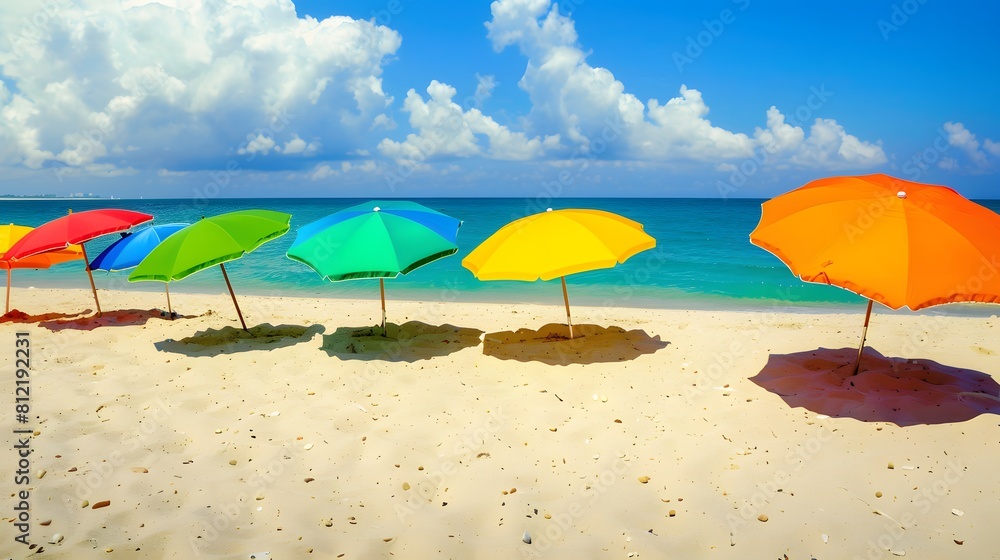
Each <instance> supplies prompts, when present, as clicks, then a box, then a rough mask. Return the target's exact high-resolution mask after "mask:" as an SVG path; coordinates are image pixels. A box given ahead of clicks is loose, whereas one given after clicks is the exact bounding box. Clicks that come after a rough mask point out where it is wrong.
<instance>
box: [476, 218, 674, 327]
mask: <svg viewBox="0 0 1000 560" xmlns="http://www.w3.org/2000/svg"><path fill="white" fill-rule="evenodd" d="M653 247H656V240H655V239H653V238H652V237H651V236H650V235H649V234H647V233H646V232H644V231H643V230H642V224H640V223H639V222H634V221H632V220H629V219H628V218H625V217H623V216H619V215H618V214H614V213H611V212H605V211H603V210H586V209H564V210H552V209H551V208H549V209H548V210H546V211H545V212H540V213H538V214H533V215H531V216H526V217H524V218H521V219H518V220H514V221H513V222H510V223H509V224H507V225H505V226H503V227H502V228H500V229H499V230H498V231H497V232H496V233H494V234H493V235H491V236H490V237H489V238H487V239H486V241H483V242H482V243H481V244H480V245H479V246H478V247H476V248H475V249H473V251H472V252H471V253H469V255H468V256H466V257H465V259H463V260H462V266H464V267H465V268H467V269H469V270H471V271H472V274H474V275H475V276H476V278H478V279H480V280H522V281H527V282H533V281H535V280H551V279H553V278H559V279H560V280H561V281H562V292H563V302H564V303H565V305H566V324H567V326H568V327H569V337H570V338H573V320H572V318H571V317H570V311H569V294H568V292H567V291H566V276H567V275H569V274H575V273H577V272H586V271H588V270H597V269H601V268H611V267H613V266H615V265H616V264H618V263H624V262H625V261H626V260H627V259H628V258H629V257H631V256H632V255H635V254H636V253H639V252H641V251H645V250H646V249H652V248H653Z"/></svg>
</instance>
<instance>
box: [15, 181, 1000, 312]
mask: <svg viewBox="0 0 1000 560" xmlns="http://www.w3.org/2000/svg"><path fill="white" fill-rule="evenodd" d="M411 200H416V201H418V202H420V203H422V204H424V205H425V206H428V207H430V208H434V209H436V210H438V211H440V212H444V213H445V214H448V215H451V216H454V217H456V218H458V219H460V220H463V221H464V223H463V225H462V227H461V229H460V230H459V235H458V241H459V251H458V253H457V254H455V255H453V256H450V257H447V258H444V259H441V260H438V261H435V262H433V263H431V264H429V265H427V266H424V267H422V268H420V269H417V270H415V271H413V272H411V273H410V274H408V275H406V276H400V277H398V278H396V279H389V280H386V297H387V299H410V300H422V301H487V302H494V301H500V302H530V303H548V304H553V305H559V304H561V303H562V292H561V289H560V287H559V281H558V280H555V281H550V282H530V283H529V282H498V281H494V282H480V281H479V280H477V279H476V278H475V277H473V276H472V273H471V272H469V271H468V270H466V269H465V268H463V267H462V265H461V261H462V258H463V257H464V256H465V255H467V254H468V253H469V252H470V251H471V250H472V249H473V248H475V247H476V246H477V245H478V244H479V243H480V242H481V241H483V240H484V239H486V238H487V237H488V236H489V235H490V234H492V233H493V232H495V231H496V230H497V229H499V228H500V227H501V226H503V225H504V224H506V223H507V222H509V221H511V220H513V219H516V218H520V217H522V216H525V215H528V214H532V213H535V212H538V211H542V210H544V209H545V208H546V207H548V206H551V207H554V208H596V209H601V210H608V211H611V212H615V213H618V214H621V215H623V216H626V217H628V218H631V219H633V220H636V221H638V222H640V223H642V224H643V225H644V226H645V230H646V231H647V232H648V233H649V234H650V235H652V236H653V237H654V238H656V241H657V247H656V248H655V249H653V250H650V251H646V252H643V253H639V254H638V255H636V256H634V257H632V258H631V259H629V260H628V261H627V262H626V263H625V264H623V265H618V266H616V267H614V268H611V269H606V270H600V271H593V272H587V273H582V274H576V275H573V276H570V277H569V278H567V282H568V285H569V294H570V301H571V303H573V304H574V305H610V306H616V307H653V308H682V309H718V308H727V309H768V308H775V307H779V308H781V310H783V311H794V310H795V309H802V310H816V309H817V308H819V309H829V308H835V309H840V310H845V311H853V310H863V305H864V301H863V299H862V298H861V297H859V296H856V295H854V294H852V293H849V292H847V291H846V290H842V289H840V288H836V287H832V286H823V285H816V284H806V283H803V282H801V281H799V280H798V279H796V278H795V277H794V276H792V274H791V273H790V272H789V270H788V269H787V268H786V267H785V266H784V265H783V264H782V263H781V261H779V260H778V259H777V258H776V257H774V256H772V255H771V254H770V253H768V252H766V251H764V250H763V249H760V248H758V247H755V246H753V245H751V244H750V241H749V235H750V231H751V230H753V228H754V227H755V226H756V224H757V221H758V220H759V218H760V204H761V203H762V202H763V201H762V200H754V199H728V200H724V199H717V198H716V199H664V198H655V199H634V198H633V199H610V198H586V199H583V198H577V199H573V198H558V199H554V200H551V201H547V200H543V201H536V200H534V199H524V198H425V199H411ZM361 202H365V199H344V198H336V199H335V198H326V199H316V198H310V199H280V198H266V199H213V200H192V199H160V200H149V199H144V200H119V199H115V200H110V199H77V200H16V199H15V200H12V199H0V223H16V224H21V225H29V226H37V225H40V224H42V223H44V222H46V221H48V220H51V219H54V218H57V217H59V216H63V215H65V214H66V211H67V209H69V208H72V209H73V210H74V211H82V210H88V209H94V208H109V207H113V208H126V209H133V210H140V211H143V212H147V213H150V214H152V215H153V216H154V217H155V221H154V223H156V224H166V223H171V222H192V221H195V220H197V219H199V218H200V217H201V216H211V215H215V214H220V213H223V212H229V211H233V210H239V209H247V208H264V209H270V210H279V211H283V212H288V213H290V214H291V215H292V229H291V231H289V233H288V234H286V235H285V236H283V237H281V238H279V239H277V240H275V241H272V242H269V243H266V244H264V245H263V246H261V247H260V248H259V249H257V250H256V251H254V252H253V253H251V254H249V255H247V256H245V257H243V258H242V259H239V260H237V261H234V262H232V263H227V265H226V269H227V271H228V272H229V274H230V278H231V280H232V282H233V288H234V289H235V290H236V293H237V294H257V295H285V296H299V297H324V298H377V297H378V282H376V281H375V280H351V281H345V282H329V281H324V280H321V279H320V277H319V275H318V274H316V273H315V272H313V270H312V269H310V268H308V267H306V266H305V265H302V264H300V263H297V262H294V261H292V260H289V259H288V258H286V257H285V251H286V250H287V249H288V246H289V245H291V243H292V241H293V240H294V239H295V230H296V229H297V228H298V227H300V226H302V225H304V224H307V223H309V222H312V221H314V220H316V219H319V218H321V217H323V216H325V215H327V214H330V213H333V212H335V211H337V210H340V209H342V208H346V207H348V206H351V205H354V204H358V203H361ZM979 203H980V204H983V205H984V206H987V207H989V208H991V209H993V210H995V211H998V212H1000V201H995V200H994V201H979ZM117 238H118V236H117V235H109V236H104V237H101V238H98V239H95V240H94V241H91V242H89V243H87V252H88V255H89V256H90V257H91V258H94V257H96V256H97V254H98V253H99V252H100V251H101V250H103V249H104V248H105V247H106V246H107V245H108V244H110V243H111V242H112V241H114V240H115V239H117ZM127 274H128V273H127V272H119V273H110V274H109V273H104V272H95V274H94V277H95V280H96V282H97V287H98V289H102V288H105V289H132V290H146V291H162V285H161V284H160V283H158V282H140V283H136V284H129V283H128V282H127V281H126V280H125V278H126V276H127ZM13 285H14V286H15V287H27V286H35V287H68V288H81V289H89V284H88V282H87V278H86V275H85V274H84V273H83V271H82V265H81V263H79V262H76V263H65V264H61V265H58V266H55V267H53V268H52V269H50V270H42V271H35V270H16V271H14V279H13ZM225 290H226V288H225V284H224V282H223V280H222V274H221V272H220V271H219V269H218V267H215V268H212V269H209V270H205V271H202V272H199V273H197V274H195V275H193V276H191V277H188V278H186V279H184V280H183V281H180V282H174V283H172V284H171V291H172V292H185V291H187V292H202V293H224V292H225ZM156 305H160V302H159V300H155V302H153V303H151V306H156ZM883 311H885V309H883ZM930 312H932V313H949V314H977V315H978V314H996V313H998V307H997V306H993V305H978V306H977V305H971V306H970V305H947V306H938V307H937V308H934V309H933V310H932V311H930Z"/></svg>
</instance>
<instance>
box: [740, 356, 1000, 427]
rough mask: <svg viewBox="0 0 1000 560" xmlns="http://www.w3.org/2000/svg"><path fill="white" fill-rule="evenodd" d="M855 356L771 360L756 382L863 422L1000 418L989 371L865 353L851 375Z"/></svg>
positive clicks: (798, 403)
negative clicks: (979, 417) (984, 415)
mask: <svg viewBox="0 0 1000 560" xmlns="http://www.w3.org/2000/svg"><path fill="white" fill-rule="evenodd" d="M857 353H858V350H857V348H840V349H836V350H834V349H828V348H819V349H817V350H809V351H805V352H796V353H794V354H778V355H775V354H772V355H771V356H770V357H769V358H768V361H767V364H766V365H765V366H764V369H762V370H761V371H760V373H758V374H757V375H755V376H754V377H751V378H750V381H753V382H754V383H756V384H757V385H759V386H761V387H763V388H764V389H767V390H768V391H770V392H772V393H774V394H776V395H778V396H780V397H781V398H782V399H784V401H785V402H786V403H788V405H789V406H792V407H802V408H805V409H807V410H811V411H813V412H817V413H820V414H826V415H828V416H833V417H841V418H843V417H846V418H854V419H856V420H861V421H862V422H892V423H893V424H896V425H898V426H913V425H917V424H945V423H952V422H964V421H966V420H970V419H972V418H975V417H976V416H979V415H980V414H1000V384H997V382H996V381H995V380H994V379H993V378H992V377H990V376H989V375H987V374H985V373H981V372H978V371H973V370H967V369H959V368H954V367H950V366H946V365H942V364H939V363H937V362H934V361H931V360H923V359H921V360H907V359H903V358H889V357H885V356H883V355H881V354H879V353H878V352H876V351H874V350H872V349H866V350H865V354H864V357H863V358H862V359H861V370H860V372H859V373H858V375H856V376H853V375H851V373H852V371H853V369H854V361H855V359H856V358H857Z"/></svg>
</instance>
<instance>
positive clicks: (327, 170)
mask: <svg viewBox="0 0 1000 560" xmlns="http://www.w3.org/2000/svg"><path fill="white" fill-rule="evenodd" d="M378 169H379V166H378V164H377V163H375V161H373V160H370V159H368V160H363V161H354V162H351V161H342V162H340V163H339V165H338V164H335V163H332V162H324V163H320V164H317V165H316V166H315V167H314V168H313V169H312V171H310V172H309V173H308V177H309V178H310V179H312V180H313V181H323V180H326V179H329V178H330V177H336V176H338V175H343V174H347V173H351V172H355V173H372V172H374V171H377V170H378Z"/></svg>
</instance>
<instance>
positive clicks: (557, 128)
mask: <svg viewBox="0 0 1000 560" xmlns="http://www.w3.org/2000/svg"><path fill="white" fill-rule="evenodd" d="M490 9H491V12H492V16H493V18H492V20H491V21H489V22H487V23H486V27H487V30H488V33H487V36H488V38H489V39H490V41H491V42H492V44H493V48H494V50H496V51H497V52H500V51H502V50H504V49H505V48H507V47H510V46H516V47H517V48H518V49H519V50H520V52H521V53H522V54H524V55H525V56H526V57H527V58H528V64H527V68H526V70H525V72H524V75H523V77H522V78H521V80H520V82H519V83H518V85H519V86H520V87H521V89H523V90H524V91H525V92H526V93H527V94H528V96H529V97H530V99H531V104H532V109H531V112H530V114H529V115H528V117H527V119H526V129H527V130H528V131H529V133H530V134H536V135H539V136H552V137H555V136H558V137H560V138H561V139H562V141H563V142H564V143H565V144H566V146H565V147H566V149H567V150H572V151H574V152H576V153H581V152H582V153H585V154H597V155H601V156H602V157H607V158H612V159H613V158H621V159H631V158H635V159H648V160H658V161H663V160H666V161H671V160H676V161H691V160H694V161H704V162H719V161H725V160H734V159H738V158H745V157H750V156H752V155H753V154H754V153H755V151H757V150H765V151H767V152H769V153H772V154H775V155H776V158H775V159H778V160H781V161H782V162H783V163H784V164H793V165H801V166H808V167H843V166H871V165H876V164H881V163H884V162H885V161H886V156H885V153H884V152H883V150H882V148H881V146H880V145H878V144H873V143H871V142H866V141H862V140H860V139H858V138H857V137H856V136H853V135H850V134H848V133H847V132H846V131H845V130H844V128H843V127H842V126H841V125H839V124H838V123H837V122H836V121H834V120H830V119H816V121H815V122H814V123H813V124H812V125H811V126H810V127H809V130H808V133H807V132H806V131H805V130H803V129H802V128H801V127H799V126H795V125H791V124H789V123H787V122H785V118H784V116H783V115H782V114H781V112H780V111H778V109H776V108H774V107H772V108H771V109H770V110H769V111H767V114H766V118H767V126H766V127H765V128H758V129H757V130H756V131H755V134H754V136H753V137H750V136H748V135H747V134H744V133H739V132H732V131H729V130H726V129H724V128H721V127H718V126H715V125H713V124H712V123H711V121H710V120H709V119H708V114H709V107H708V105H707V104H706V103H705V100H704V98H703V97H702V93H701V92H700V91H698V90H697V89H694V88H688V87H687V86H685V85H682V86H681V87H680V95H679V96H677V97H674V98H671V99H669V100H668V101H667V102H666V103H661V102H660V101H659V100H658V99H650V100H648V102H646V103H643V102H642V101H640V100H639V99H638V98H636V97H635V96H634V95H632V94H630V93H627V92H626V91H625V85H624V84H623V83H622V82H621V81H619V80H617V79H616V78H615V77H614V74H612V72H611V71H610V70H608V69H606V68H600V67H594V66H591V65H590V64H589V63H588V62H587V60H586V58H587V55H586V53H585V52H584V51H583V49H582V48H581V47H580V45H579V44H578V36H577V33H576V29H575V25H574V22H573V20H572V19H571V18H570V17H568V16H564V15H562V14H560V13H559V10H558V7H557V6H556V5H554V4H553V3H552V2H551V1H550V0H497V1H495V2H493V3H492V4H491V7H490Z"/></svg>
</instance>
